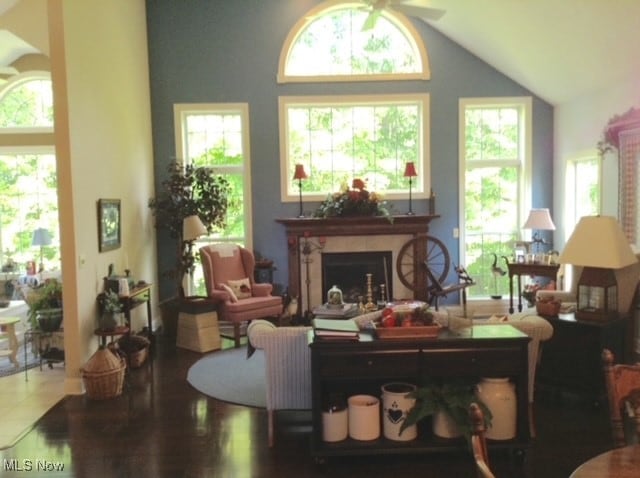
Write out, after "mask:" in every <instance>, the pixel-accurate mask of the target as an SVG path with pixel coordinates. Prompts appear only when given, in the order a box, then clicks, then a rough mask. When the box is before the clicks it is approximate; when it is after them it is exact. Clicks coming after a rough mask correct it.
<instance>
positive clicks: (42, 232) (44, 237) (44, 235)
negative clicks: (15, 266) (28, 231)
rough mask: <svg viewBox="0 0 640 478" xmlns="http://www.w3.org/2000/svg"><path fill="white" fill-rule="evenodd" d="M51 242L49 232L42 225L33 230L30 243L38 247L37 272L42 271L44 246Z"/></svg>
mask: <svg viewBox="0 0 640 478" xmlns="http://www.w3.org/2000/svg"><path fill="white" fill-rule="evenodd" d="M50 244H51V234H49V231H48V230H47V229H45V228H44V227H39V228H37V229H36V230H35V231H33V237H32V239H31V245H32V246H33V247H39V248H40V264H39V266H38V272H42V271H44V251H43V248H44V246H48V245H50Z"/></svg>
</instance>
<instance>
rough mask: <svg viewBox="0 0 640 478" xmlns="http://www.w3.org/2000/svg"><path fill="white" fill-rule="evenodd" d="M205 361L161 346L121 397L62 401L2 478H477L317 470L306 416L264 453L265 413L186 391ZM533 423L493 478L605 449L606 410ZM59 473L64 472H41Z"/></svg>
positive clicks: (373, 463)
mask: <svg viewBox="0 0 640 478" xmlns="http://www.w3.org/2000/svg"><path fill="white" fill-rule="evenodd" d="M225 343H226V345H227V346H229V343H228V342H226V341H225ZM201 356H202V355H201V354H198V353H194V352H189V351H186V350H181V349H176V348H175V346H173V344H172V343H170V342H169V341H166V340H163V338H162V337H159V340H158V347H157V348H156V350H155V353H154V360H153V362H152V364H148V365H145V366H143V367H142V368H141V369H138V370H134V371H133V372H132V373H131V375H130V383H129V388H128V390H127V391H126V392H125V393H124V394H123V395H122V396H121V397H118V398H116V399H111V400H106V401H95V400H90V399H87V398H86V397H85V396H68V397H66V398H65V399H63V400H62V401H61V402H60V403H59V404H58V405H56V406H55V407H54V408H53V409H51V410H50V411H49V412H48V413H47V414H46V415H45V416H44V417H43V418H42V419H41V420H40V421H39V422H38V423H36V425H35V426H34V428H33V430H32V431H30V432H29V433H28V434H27V435H26V436H25V437H24V438H22V439H21V440H20V441H19V442H18V443H17V444H16V446H15V447H13V448H9V449H7V450H3V451H2V452H0V455H1V457H2V468H1V469H0V476H2V477H13V476H16V477H17V476H20V477H24V476H47V477H135V478H145V477H154V478H156V477H167V478H168V477H172V478H175V477H224V478H235V477H237V478H245V477H252V478H253V477H265V478H275V477H278V478H280V477H299V478H304V477H322V478H326V477H331V478H341V477H344V478H361V477H363V478H365V477H366V478H373V477H394V478H396V477H397V476H420V477H423V478H424V477H450V476H451V477H474V476H475V472H474V468H473V464H472V462H471V458H470V456H469V454H468V453H466V452H465V451H464V450H461V451H460V453H446V454H445V453H441V454H437V455H430V456H427V455H419V456H392V457H383V456H373V457H371V456H367V457H344V458H332V459H331V460H329V461H328V462H327V463H326V464H325V465H323V466H319V465H317V464H315V463H314V461H313V460H312V459H311V458H310V456H309V431H310V416H309V413H307V412H295V413H294V412H281V413H279V414H278V427H277V437H276V441H277V443H276V446H275V448H273V449H269V448H268V446H267V442H266V436H267V429H266V428H267V416H266V412H265V411H264V410H261V409H254V408H248V407H242V406H237V405H232V404H227V403H223V402H219V401H217V400H214V399H211V398H208V397H206V396H204V395H202V394H200V393H199V392H197V391H196V390H194V389H193V388H192V387H191V386H190V385H189V384H188V383H187V381H186V375H187V371H188V369H189V367H190V365H191V364H192V363H194V362H195V361H196V360H198V359H199V358H200V357H201ZM536 418H537V420H536V423H537V432H538V435H537V438H536V439H535V440H534V441H533V444H532V447H531V449H530V450H529V452H528V453H527V455H526V458H525V460H524V463H523V464H521V463H520V462H519V461H518V460H514V459H513V457H512V456H510V455H509V454H506V453H497V452H495V451H492V452H491V464H492V467H493V468H494V469H495V472H496V476H498V477H499V478H507V477H514V478H532V477H536V478H537V477H542V478H567V477H568V476H569V475H570V473H571V472H572V471H573V470H574V469H575V468H576V467H577V466H578V465H579V464H580V463H582V462H583V461H585V460H587V459H588V458H590V457H592V456H594V455H596V454H598V453H600V452H602V451H605V450H607V449H609V448H610V443H611V440H610V436H609V435H610V434H609V429H608V425H607V415H606V407H596V406H594V405H593V404H591V403H582V402H580V401H577V400H570V399H567V398H564V399H562V400H561V399H558V398H557V397H547V396H540V397H538V400H537V403H536ZM0 423H1V422H0ZM39 460H40V461H39ZM55 464H60V465H62V466H64V469H63V470H61V471H45V470H42V469H40V470H38V469H37V467H38V466H41V467H43V466H44V467H45V468H46V467H49V469H50V468H51V466H52V465H55ZM29 467H31V468H32V470H31V471H28V468H29Z"/></svg>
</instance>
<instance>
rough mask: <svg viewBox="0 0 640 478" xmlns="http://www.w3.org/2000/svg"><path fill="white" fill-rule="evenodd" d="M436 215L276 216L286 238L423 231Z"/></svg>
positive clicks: (425, 231)
mask: <svg viewBox="0 0 640 478" xmlns="http://www.w3.org/2000/svg"><path fill="white" fill-rule="evenodd" d="M439 217H440V216H439V215H437V214H434V215H421V214H415V215H408V214H407V215H398V216H391V220H389V218H386V217H384V216H355V217H331V218H318V217H303V218H286V219H276V222H279V223H280V224H282V225H284V227H285V230H286V234H287V238H289V237H299V236H304V235H306V236H370V235H379V236H384V235H387V234H420V233H424V234H426V233H427V232H428V231H429V223H430V222H431V221H432V220H433V219H437V218H439Z"/></svg>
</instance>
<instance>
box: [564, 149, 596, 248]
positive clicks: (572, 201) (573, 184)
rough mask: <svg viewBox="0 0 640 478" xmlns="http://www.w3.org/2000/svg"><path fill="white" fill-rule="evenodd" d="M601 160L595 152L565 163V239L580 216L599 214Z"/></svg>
mask: <svg viewBox="0 0 640 478" xmlns="http://www.w3.org/2000/svg"><path fill="white" fill-rule="evenodd" d="M601 171H602V163H601V158H600V157H599V156H598V155H597V152H596V151H593V152H589V153H586V154H584V155H581V156H579V157H576V158H574V159H570V160H569V161H567V176H566V186H565V215H566V216H565V217H566V219H565V225H566V230H565V234H566V237H569V236H570V235H571V232H573V229H574V228H575V225H576V224H578V221H579V220H580V218H581V217H582V216H593V215H596V214H600V194H601V193H600V190H601V188H600V177H601Z"/></svg>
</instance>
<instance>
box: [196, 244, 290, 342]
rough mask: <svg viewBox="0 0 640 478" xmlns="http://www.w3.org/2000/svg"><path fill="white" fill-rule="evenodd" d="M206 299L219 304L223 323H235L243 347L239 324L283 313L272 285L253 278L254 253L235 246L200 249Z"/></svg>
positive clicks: (236, 333)
mask: <svg viewBox="0 0 640 478" xmlns="http://www.w3.org/2000/svg"><path fill="white" fill-rule="evenodd" d="M200 260H201V261H202V269H203V271H204V280H205V285H206V288H207V296H208V297H209V298H210V299H212V300H214V301H215V302H216V303H218V314H219V316H220V320H223V321H227V322H231V323H232V324H233V339H234V342H235V346H236V347H239V346H240V325H241V324H242V323H243V322H250V321H252V320H255V319H263V318H267V317H278V316H280V314H282V297H279V296H272V295H271V291H272V289H273V286H272V285H271V284H260V283H256V282H255V281H254V279H253V269H254V267H255V258H254V256H253V253H252V252H250V251H249V250H247V249H245V248H244V247H240V246H237V245H235V244H210V245H207V246H204V247H201V248H200Z"/></svg>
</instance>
